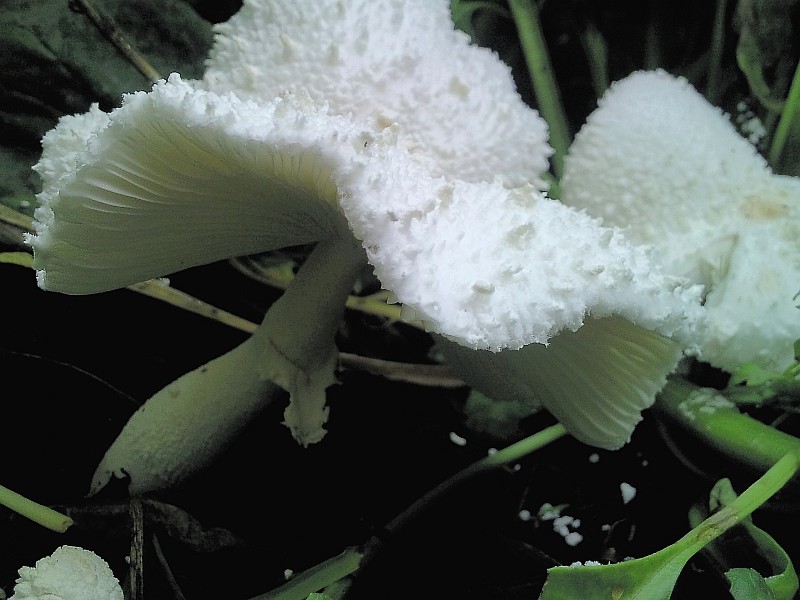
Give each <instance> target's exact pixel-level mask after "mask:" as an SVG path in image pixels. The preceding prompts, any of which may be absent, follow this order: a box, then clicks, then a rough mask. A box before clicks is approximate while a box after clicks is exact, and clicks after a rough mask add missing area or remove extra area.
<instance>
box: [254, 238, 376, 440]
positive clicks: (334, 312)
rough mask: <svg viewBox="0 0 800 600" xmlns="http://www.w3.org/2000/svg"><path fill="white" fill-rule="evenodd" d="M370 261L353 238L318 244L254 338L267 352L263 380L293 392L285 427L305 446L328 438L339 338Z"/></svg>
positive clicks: (262, 374) (273, 306)
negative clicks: (355, 285) (356, 285)
mask: <svg viewBox="0 0 800 600" xmlns="http://www.w3.org/2000/svg"><path fill="white" fill-rule="evenodd" d="M366 260H367V259H366V254H365V253H364V250H363V248H362V247H361V245H360V244H359V243H358V241H357V240H356V239H355V238H353V237H352V236H351V235H347V236H342V237H333V238H328V239H325V240H322V241H320V242H318V243H317V245H316V247H315V248H314V250H312V252H311V254H309V256H308V258H307V259H306V261H305V262H304V263H303V265H302V267H301V268H300V271H299V272H298V273H297V276H296V277H295V278H294V280H293V281H292V283H291V284H290V285H289V287H288V288H287V289H286V292H285V293H284V294H283V295H282V296H281V297H280V298H279V299H278V300H277V301H276V302H275V303H274V304H273V305H272V307H270V309H269V311H268V312H267V315H266V316H265V317H264V321H263V323H262V324H261V326H260V327H259V328H258V330H257V331H256V332H255V333H254V334H253V338H254V341H255V342H256V343H258V344H260V345H262V346H263V347H264V348H265V352H264V360H263V362H262V364H261V367H260V368H261V376H262V377H264V378H266V379H270V380H272V381H273V382H274V383H275V384H277V385H279V386H280V387H282V388H283V389H285V390H286V391H288V392H289V395H290V403H289V406H288V407H287V408H286V411H285V413H284V418H285V419H286V420H285V421H284V424H285V425H286V426H287V427H289V429H290V430H291V432H292V436H293V437H294V438H295V439H296V440H297V441H298V442H299V443H300V444H302V445H304V446H307V445H309V444H313V443H316V442H318V441H319V440H321V439H322V438H323V436H324V435H325V430H324V429H323V425H324V424H325V422H326V421H327V419H328V409H327V408H326V407H325V390H326V389H327V388H328V387H330V386H331V385H333V384H334V383H336V378H335V376H334V371H335V369H336V367H337V364H338V361H339V353H338V350H337V349H336V345H335V343H334V338H335V336H336V332H337V330H338V329H339V323H340V320H341V318H342V313H343V312H344V305H345V301H346V300H347V296H348V295H349V294H350V292H351V291H352V289H353V283H354V282H355V280H356V278H357V277H358V275H359V273H361V270H362V269H363V268H364V266H365V265H366Z"/></svg>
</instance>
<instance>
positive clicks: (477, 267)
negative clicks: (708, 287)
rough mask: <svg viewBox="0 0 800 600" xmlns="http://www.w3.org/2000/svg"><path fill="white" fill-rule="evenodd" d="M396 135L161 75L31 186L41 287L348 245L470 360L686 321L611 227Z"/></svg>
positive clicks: (667, 284) (663, 282)
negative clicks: (595, 325) (60, 166)
mask: <svg viewBox="0 0 800 600" xmlns="http://www.w3.org/2000/svg"><path fill="white" fill-rule="evenodd" d="M69 123H70V124H71V121H70V122H69ZM398 140H399V136H398V134H397V132H396V130H395V128H388V129H385V130H383V131H382V132H379V133H373V132H371V131H369V130H365V129H363V128H361V127H360V126H359V125H358V124H353V123H352V122H350V121H349V120H347V119H345V118H344V117H339V116H336V115H330V114H327V112H326V111H325V110H324V109H317V108H316V107H315V106H314V105H313V103H312V102H311V101H310V100H309V99H308V98H301V99H299V100H298V99H295V98H294V97H292V96H287V97H283V98H278V99H276V100H273V101H272V102H269V103H261V104H255V103H253V102H251V101H242V100H240V99H239V98H238V97H237V96H235V95H234V94H227V95H224V96H219V95H217V94H214V93H212V92H208V91H205V90H202V89H198V87H197V86H196V85H194V84H193V82H185V81H183V80H181V79H180V77H179V76H177V75H172V76H171V77H170V78H169V80H168V81H166V82H161V83H159V84H156V85H155V86H154V87H153V90H152V91H151V92H149V93H143V92H138V93H135V94H132V95H129V96H127V97H126V98H125V101H124V103H123V106H122V107H121V108H119V109H116V110H115V111H113V112H112V113H111V115H110V118H109V122H108V125H107V126H106V127H104V128H103V129H102V130H100V131H99V132H97V135H95V136H94V137H92V138H91V139H90V140H89V143H88V147H87V149H86V151H85V152H84V153H82V154H80V155H79V156H77V157H76V158H77V162H78V165H79V166H78V167H77V168H76V169H75V170H74V171H73V172H72V173H70V174H67V175H61V176H60V177H59V179H58V181H57V182H56V183H55V184H54V183H53V182H46V183H45V186H44V191H43V192H42V193H41V194H40V195H39V200H40V207H39V208H38V209H37V212H36V215H37V222H36V223H35V227H36V235H35V236H32V237H30V238H29V241H30V243H31V245H32V246H33V247H34V250H35V251H36V258H35V260H34V266H35V267H36V268H37V269H38V270H39V272H38V275H39V281H40V284H41V285H42V287H44V288H45V289H52V290H55V291H62V292H66V293H96V292H101V291H105V290H110V289H115V288H119V287H123V286H125V285H128V284H131V283H136V282H139V281H142V280H145V279H149V278H151V277H155V276H160V275H165V274H169V273H172V272H175V271H178V270H180V269H184V268H187V267H191V266H196V265H201V264H206V263H209V262H212V261H214V260H220V259H223V258H229V257H232V256H239V255H244V254H252V253H256V252H264V251H268V250H273V249H277V248H282V247H287V246H291V245H297V244H304V243H310V242H315V241H319V240H322V239H327V238H338V237H351V236H352V235H353V233H354V234H355V236H356V238H358V239H359V240H361V242H362V243H363V245H364V247H365V248H366V252H367V256H368V257H369V260H370V262H371V263H372V264H373V266H374V267H375V271H376V274H377V275H378V277H379V278H380V279H381V281H382V282H383V284H384V286H385V287H386V288H387V289H390V290H392V292H393V293H394V294H395V295H396V297H397V300H398V301H399V302H401V303H403V304H404V305H405V306H406V307H408V310H410V311H413V318H415V319H417V320H420V321H422V322H424V324H425V326H426V327H427V328H428V329H429V330H431V331H433V332H436V333H440V334H442V335H444V336H447V337H449V338H451V339H454V340H455V341H457V342H459V343H461V344H464V345H466V346H469V347H472V348H483V349H489V350H495V351H496V350H500V349H502V348H520V347H522V346H524V345H526V344H530V343H539V344H543V343H546V342H547V341H548V339H549V338H551V337H552V336H553V335H555V334H556V333H558V332H559V331H561V330H562V329H571V330H575V329H577V328H578V327H580V325H581V323H582V321H583V318H584V316H585V315H586V314H587V313H591V314H592V315H593V316H596V317H602V316H608V315H611V314H622V315H624V316H626V317H628V318H629V319H630V320H631V321H634V322H636V323H638V324H640V325H641V326H643V327H648V328H651V329H654V330H657V331H660V332H662V333H663V334H665V335H670V336H672V335H676V334H677V335H679V336H680V335H681V333H680V332H681V331H683V329H684V328H685V327H686V326H687V323H689V322H690V320H688V319H687V316H686V310H687V309H686V306H685V304H684V301H683V299H682V298H681V297H680V294H681V293H683V292H684V290H683V289H682V288H681V287H680V285H679V282H678V281H677V280H675V279H672V278H666V279H665V278H663V277H660V276H659V275H658V274H657V273H653V272H651V271H652V269H651V264H650V262H649V260H648V258H647V257H646V256H645V254H644V253H643V252H641V251H640V250H638V249H637V248H634V247H632V246H631V245H629V244H628V243H627V242H626V240H625V239H624V238H623V237H622V236H621V235H620V234H619V233H618V232H616V231H614V230H612V229H609V228H602V227H600V226H599V224H598V222H597V221H596V220H595V219H592V218H590V217H588V216H587V215H585V214H582V213H580V212H578V211H575V210H573V209H570V208H568V207H564V206H563V205H561V204H560V203H558V202H555V201H553V200H550V199H548V198H546V197H545V196H544V194H543V193H542V192H540V191H538V190H537V189H535V188H534V187H533V186H530V185H527V186H523V187H520V188H514V189H509V188H506V187H505V186H504V185H502V183H501V182H500V181H498V180H495V181H492V182H464V181H460V180H457V179H448V178H445V177H443V176H434V175H431V174H430V173H429V172H428V171H427V169H426V167H425V165H424V164H421V163H419V162H418V161H416V159H415V155H413V154H411V153H409V152H408V151H407V150H406V149H405V147H404V146H403V144H402V143H399V141H398ZM58 150H59V148H57V147H54V146H52V145H49V144H47V145H46V146H45V154H47V155H48V159H47V160H48V161H51V160H52V159H51V157H50V156H49V154H50V153H51V152H57V151H58ZM68 151H70V150H69V149H68ZM40 172H42V174H43V175H45V176H46V175H47V174H48V173H47V172H44V171H43V170H41V169H40ZM351 229H352V232H353V233H351V231H350V230H351ZM89 232H91V233H89Z"/></svg>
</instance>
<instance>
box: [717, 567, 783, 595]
mask: <svg viewBox="0 0 800 600" xmlns="http://www.w3.org/2000/svg"><path fill="white" fill-rule="evenodd" d="M725 577H727V578H728V581H730V582H731V596H733V598H734V600H775V595H774V594H773V593H772V590H770V589H769V587H768V586H767V582H766V581H764V578H763V577H762V576H761V575H759V574H758V572H757V571H755V570H753V569H743V568H736V569H731V570H730V571H728V572H727V573H725Z"/></svg>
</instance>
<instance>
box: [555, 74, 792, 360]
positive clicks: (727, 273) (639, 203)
mask: <svg viewBox="0 0 800 600" xmlns="http://www.w3.org/2000/svg"><path fill="white" fill-rule="evenodd" d="M561 199H562V201H563V202H565V203H566V204H569V205H570V206H575V207H578V208H582V209H585V210H587V211H588V212H589V213H590V214H592V215H594V216H596V217H600V218H602V220H603V223H604V224H605V225H608V226H615V227H620V228H622V229H623V230H624V233H625V235H626V236H627V237H629V238H630V239H631V240H632V241H633V242H634V243H638V244H643V245H648V246H650V247H652V249H653V252H652V254H653V256H655V257H657V262H658V263H659V265H660V266H661V267H663V269H664V271H665V272H666V273H670V274H673V275H676V276H682V277H688V278H689V279H690V280H692V281H694V282H695V283H698V284H702V285H703V286H705V290H706V297H705V308H706V310H707V311H708V320H707V325H708V326H707V327H705V328H699V329H698V331H697V333H696V334H695V339H696V343H697V345H698V346H699V348H700V357H701V358H702V359H703V360H706V361H707V362H710V363H711V364H713V365H715V366H717V367H720V368H723V369H728V370H732V369H734V368H736V367H737V366H738V365H739V364H741V363H742V362H748V361H756V362H758V363H759V364H761V365H762V366H764V367H765V368H772V369H779V370H780V369H783V368H785V367H786V366H787V365H788V364H789V363H790V362H791V361H792V359H793V343H794V340H796V339H797V338H798V337H800V311H798V309H797V306H796V305H797V300H796V296H797V293H798V291H800V284H798V281H800V235H798V232H799V230H800V184H798V180H797V179H796V178H789V177H780V176H776V175H775V174H773V173H772V172H771V170H770V169H769V167H768V166H767V164H766V162H765V160H764V159H763V158H762V157H761V156H760V155H759V154H758V153H757V151H756V149H755V148H754V147H753V146H752V145H751V144H750V143H749V142H748V141H747V140H746V139H744V138H743V137H742V136H740V135H739V134H738V133H737V132H736V130H735V129H734V127H733V126H732V125H731V123H730V122H729V121H728V119H727V118H726V117H725V116H724V115H723V113H722V112H721V111H720V110H719V109H718V108H716V107H714V106H712V105H711V104H709V103H708V102H707V101H706V100H705V99H704V98H703V97H702V96H701V95H700V94H699V93H698V92H697V91H696V90H695V89H694V88H693V87H692V86H691V85H690V84H689V83H688V82H687V81H686V80H685V79H682V78H676V77H673V76H672V75H669V74H668V73H666V72H664V71H660V70H659V71H650V72H645V71H640V72H636V73H633V74H632V75H630V76H628V77H627V78H625V79H623V80H621V81H618V82H616V83H615V84H613V85H612V87H611V88H610V89H609V91H608V92H607V93H606V94H605V95H604V97H603V98H602V99H601V100H600V102H599V105H598V108H597V109H596V110H595V111H594V112H593V113H592V114H591V115H590V116H589V118H588V119H587V121H586V124H585V125H584V126H583V128H582V129H581V131H580V132H579V133H578V135H577V136H576V138H575V142H574V143H573V145H572V147H571V148H570V152H569V155H568V156H567V158H566V161H565V172H564V177H563V180H562V182H561Z"/></svg>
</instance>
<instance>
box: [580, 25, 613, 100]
mask: <svg viewBox="0 0 800 600" xmlns="http://www.w3.org/2000/svg"><path fill="white" fill-rule="evenodd" d="M581 43H582V45H583V51H584V54H586V61H587V62H588V63H589V74H590V75H591V77H592V89H593V90H594V95H595V98H600V97H601V96H602V95H603V94H604V93H605V92H606V90H607V89H608V86H609V85H611V76H610V75H609V72H608V44H607V43H606V40H605V38H604V37H603V34H602V33H601V32H600V30H599V29H598V28H597V27H596V26H595V25H594V23H588V24H587V25H586V28H585V29H584V30H583V31H582V32H581Z"/></svg>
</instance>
